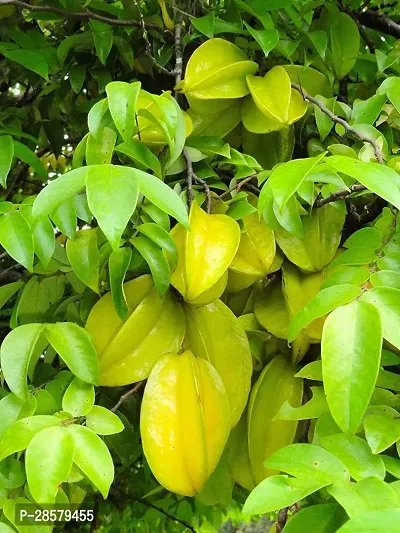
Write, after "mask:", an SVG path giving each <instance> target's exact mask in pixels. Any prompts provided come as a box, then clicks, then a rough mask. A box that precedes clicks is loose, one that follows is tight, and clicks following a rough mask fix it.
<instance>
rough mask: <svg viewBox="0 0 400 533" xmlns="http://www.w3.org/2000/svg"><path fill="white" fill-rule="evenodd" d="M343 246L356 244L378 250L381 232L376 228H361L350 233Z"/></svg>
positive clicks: (380, 243) (348, 246) (347, 246)
mask: <svg viewBox="0 0 400 533" xmlns="http://www.w3.org/2000/svg"><path fill="white" fill-rule="evenodd" d="M343 246H344V247H345V248H353V247H354V246H356V247H365V248H372V250H378V249H379V248H380V247H381V246H382V234H381V232H380V231H379V230H377V229H376V228H362V229H359V230H358V231H356V232H355V233H353V234H352V235H350V237H349V238H348V239H346V241H345V242H344V243H343Z"/></svg>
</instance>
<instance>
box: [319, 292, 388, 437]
mask: <svg viewBox="0 0 400 533" xmlns="http://www.w3.org/2000/svg"><path fill="white" fill-rule="evenodd" d="M325 290H327V289H325ZM322 292H323V291H322ZM381 350H382V327H381V320H380V316H379V312H378V311H377V309H376V308H375V307H374V306H373V305H371V304H368V303H366V302H363V301H354V302H351V303H349V304H347V305H343V306H341V307H338V308H337V309H335V310H334V311H333V312H332V313H331V314H330V315H329V316H328V318H327V319H326V322H325V325H324V329H323V333H322V341H321V356H322V371H323V378H324V387H325V392H326V398H327V400H328V405H329V409H330V411H331V413H332V416H333V418H334V420H335V422H336V423H337V425H338V426H339V427H340V428H341V429H342V431H344V432H350V433H353V432H355V431H356V430H357V428H358V425H359V424H360V422H361V420H362V418H363V416H364V414H365V412H366V410H367V407H368V404H369V401H370V399H371V396H372V393H373V391H374V387H375V383H376V379H377V377H378V372H379V365H380V359H381Z"/></svg>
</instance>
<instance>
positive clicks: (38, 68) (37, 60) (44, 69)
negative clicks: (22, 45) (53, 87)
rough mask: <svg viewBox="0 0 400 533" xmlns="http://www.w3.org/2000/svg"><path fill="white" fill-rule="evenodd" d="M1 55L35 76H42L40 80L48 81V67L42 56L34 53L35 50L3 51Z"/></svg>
mask: <svg viewBox="0 0 400 533" xmlns="http://www.w3.org/2000/svg"><path fill="white" fill-rule="evenodd" d="M2 54H3V55H4V56H5V57H7V59H11V61H15V62H16V63H19V64H20V65H22V66H23V67H25V68H26V69H28V70H31V71H32V72H36V74H39V76H42V78H44V79H45V80H48V78H49V65H48V64H47V61H46V60H45V59H44V57H43V55H42V54H40V53H39V52H36V51H35V50H23V49H19V50H3V51H2Z"/></svg>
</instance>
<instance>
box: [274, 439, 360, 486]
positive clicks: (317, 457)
mask: <svg viewBox="0 0 400 533" xmlns="http://www.w3.org/2000/svg"><path fill="white" fill-rule="evenodd" d="M265 466H267V467H268V468H270V469H271V470H279V471H281V472H285V473H286V474H290V475H291V476H294V477H298V478H301V477H302V478H309V479H313V480H315V481H320V482H321V483H327V484H328V483H334V482H336V481H341V482H345V481H350V476H349V473H348V471H347V469H346V467H345V465H344V464H343V463H342V462H341V461H340V460H339V459H337V457H335V456H334V455H332V454H330V453H329V452H327V451H326V450H324V448H321V447H320V446H315V445H313V444H290V445H289V446H285V447H283V448H281V449H280V450H278V451H276V452H275V453H273V454H272V455H271V456H270V457H269V458H268V459H267V461H266V462H265Z"/></svg>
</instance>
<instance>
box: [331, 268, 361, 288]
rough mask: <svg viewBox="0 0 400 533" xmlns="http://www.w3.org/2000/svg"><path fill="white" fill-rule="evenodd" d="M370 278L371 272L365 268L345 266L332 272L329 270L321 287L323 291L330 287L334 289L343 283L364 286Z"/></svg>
mask: <svg viewBox="0 0 400 533" xmlns="http://www.w3.org/2000/svg"><path fill="white" fill-rule="evenodd" d="M370 276H371V272H370V271H369V270H368V268H367V267H365V266H361V265H359V266H357V265H356V266H351V265H344V266H341V267H338V268H335V269H334V270H332V271H329V270H328V275H327V277H326V278H325V280H324V282H323V284H322V285H321V289H327V288H328V287H334V286H335V285H341V284H343V283H347V284H350V285H362V284H363V283H365V282H366V281H368V280H369V278H370Z"/></svg>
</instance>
